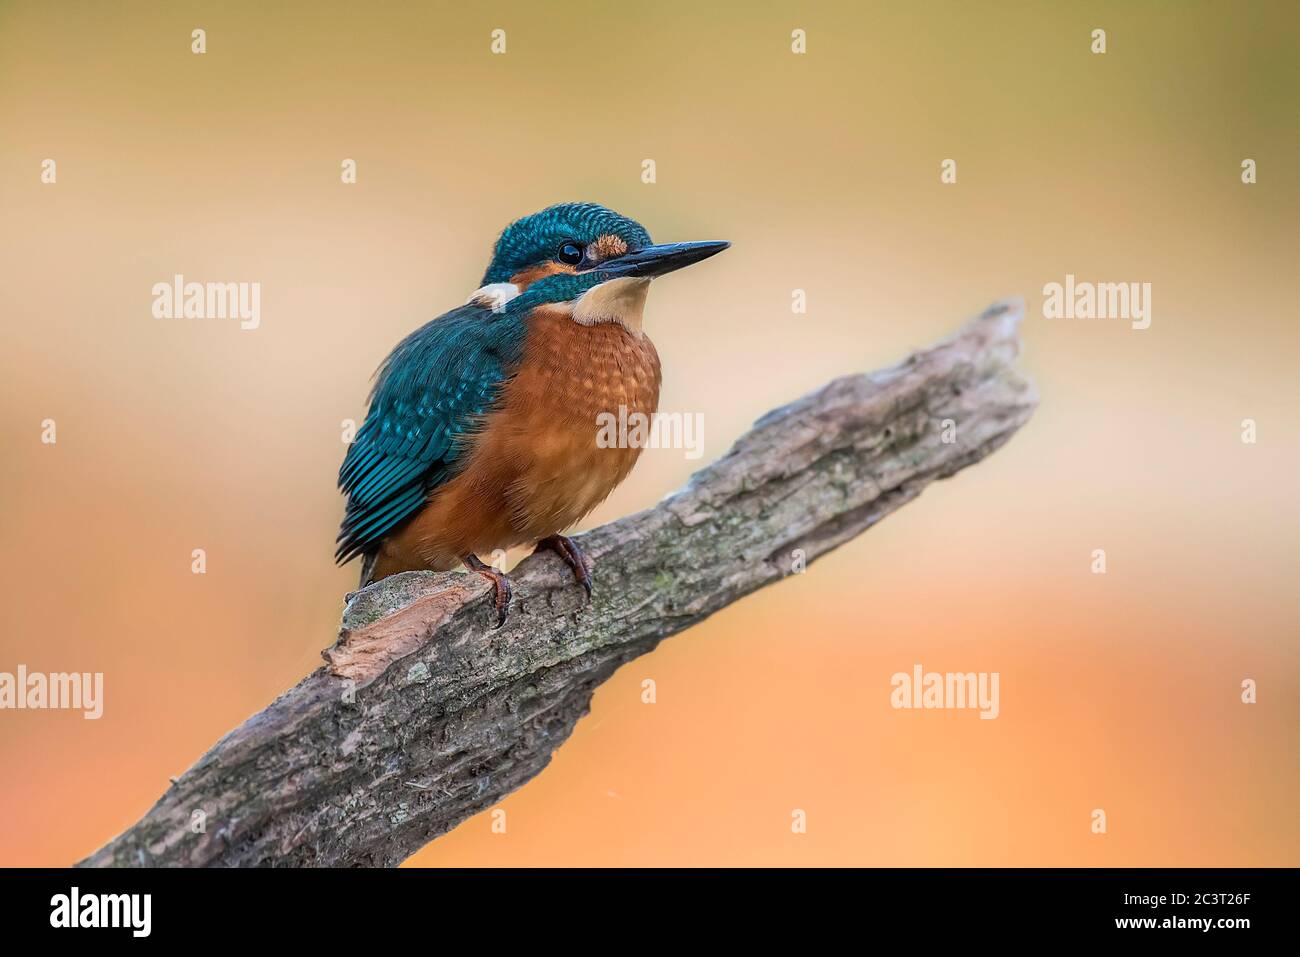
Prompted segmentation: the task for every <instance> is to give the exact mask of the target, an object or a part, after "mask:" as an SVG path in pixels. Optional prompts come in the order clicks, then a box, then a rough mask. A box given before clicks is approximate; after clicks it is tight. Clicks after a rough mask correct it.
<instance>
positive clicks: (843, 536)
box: [81, 303, 1037, 866]
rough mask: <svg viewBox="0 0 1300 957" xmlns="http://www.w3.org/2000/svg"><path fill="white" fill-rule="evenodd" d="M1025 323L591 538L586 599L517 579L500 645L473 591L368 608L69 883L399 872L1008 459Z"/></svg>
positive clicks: (765, 442) (769, 431)
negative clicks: (861, 544)
mask: <svg viewBox="0 0 1300 957" xmlns="http://www.w3.org/2000/svg"><path fill="white" fill-rule="evenodd" d="M1019 321H1020V305H1019V304H1018V303H1003V304H999V305H997V306H994V307H992V308H990V309H989V310H987V311H986V312H985V313H984V314H983V315H981V316H979V317H978V318H976V319H974V320H973V321H971V322H970V323H969V324H968V325H967V326H965V328H963V329H962V330H961V331H960V332H959V333H958V334H957V335H956V336H954V337H953V338H951V339H949V340H947V341H945V342H942V343H940V344H939V345H937V346H935V347H933V348H930V349H927V350H925V351H923V352H918V353H915V354H913V355H911V356H910V357H908V358H907V360H906V361H904V362H903V363H901V364H900V365H898V366H895V367H894V368H891V369H887V370H884V371H880V372H874V373H869V374H861V375H850V376H846V377H844V378H840V379H836V380H835V381H833V382H831V383H829V384H828V385H826V386H824V387H823V388H821V389H819V390H818V391H817V392H815V393H813V394H811V395H808V396H806V397H804V398H802V399H799V400H797V401H795V402H792V403H791V404H789V405H786V406H783V407H781V408H779V409H775V410H774V411H772V412H769V413H768V414H767V415H765V416H763V418H761V419H760V420H759V421H758V422H757V423H756V424H755V425H754V427H753V428H752V429H751V430H750V431H749V432H747V433H746V434H745V435H743V436H742V437H741V438H740V439H739V440H738V441H737V442H736V444H735V445H734V446H733V447H732V449H731V450H730V451H729V452H728V453H727V454H726V455H724V456H723V457H722V458H721V459H719V460H718V461H717V462H714V463H713V464H712V465H709V466H707V467H706V468H704V469H702V470H701V471H699V472H697V473H696V474H695V475H694V476H693V477H692V478H691V480H690V482H689V483H688V484H687V486H686V487H685V488H684V489H682V490H681V491H679V492H677V493H676V494H674V495H672V496H671V497H669V498H668V499H666V500H664V501H663V502H661V503H660V504H659V505H657V506H655V507H654V508H652V509H649V510H647V511H644V512H640V513H638V514H636V515H630V516H628V517H626V518H623V519H620V520H619V521H616V522H612V523H610V524H608V525H604V526H602V527H600V528H597V529H595V530H594V531H591V532H588V533H587V534H585V535H582V536H581V537H580V541H581V543H582V545H583V547H585V548H586V550H587V552H588V554H589V555H590V556H591V558H592V560H593V563H594V566H595V581H596V589H595V594H594V596H593V598H592V599H591V601H590V602H586V601H585V600H584V598H583V593H582V590H581V589H580V588H578V587H576V586H575V585H574V583H573V580H572V578H571V576H570V573H569V570H568V569H567V568H566V567H565V566H563V565H562V564H561V562H560V560H559V558H558V557H557V556H555V555H552V554H544V555H537V556H533V557H530V558H528V559H526V560H525V561H523V562H522V563H520V565H519V566H518V567H517V568H516V569H515V570H514V571H513V573H512V575H511V578H512V580H513V582H514V585H515V600H514V604H513V606H512V610H511V616H510V620H509V622H508V623H507V624H506V626H505V627H504V628H501V629H500V630H494V629H493V628H492V627H491V624H490V618H491V611H490V596H489V594H488V586H487V584H486V583H485V582H483V581H482V580H481V579H480V578H479V577H478V576H477V575H471V574H465V573H462V572H447V573H433V572H408V573H405V574H402V575H396V576H393V577H391V578H388V579H386V580H384V581H382V582H379V583H377V584H375V585H371V586H370V587H368V588H366V589H364V590H363V591H361V592H359V593H357V595H356V596H355V597H354V598H353V599H352V601H351V602H350V603H349V605H348V607H347V609H346V611H345V613H344V615H343V623H342V629H341V632H340V634H339V637H338V640H337V641H336V642H335V644H334V646H333V647H332V648H330V649H328V650H327V651H325V652H324V653H323V654H324V657H325V659H326V661H327V662H328V664H327V665H326V666H325V667H323V668H321V669H319V670H317V671H316V672H314V673H313V674H311V675H309V676H307V677H306V678H304V679H303V681H302V682H301V683H299V684H298V685H297V686H296V687H295V688H293V689H292V690H290V691H288V692H287V693H285V694H284V695H282V696H281V697H280V698H279V699H277V700H276V701H274V702H273V703H272V704H271V705H269V706H268V707H267V708H266V709H265V710H263V711H261V712H259V713H258V714H256V715H254V716H253V717H251V718H249V719H248V721H246V722H245V723H244V724H243V725H241V726H240V727H238V728H236V729H235V730H234V731H232V732H230V733H229V734H227V735H226V736H225V737H224V738H222V739H221V740H220V741H218V742H217V743H216V745H214V746H213V748H212V749H211V750H210V751H208V753H207V754H205V755H204V756H203V757H202V758H201V759H200V760H199V761H198V763H197V764H195V765H194V766H193V767H192V768H190V769H189V770H188V771H186V772H185V774H183V775H182V776H181V777H180V778H179V779H177V780H176V781H175V783H174V785H173V786H172V787H171V788H170V789H169V790H168V791H167V793H166V794H164V795H163V796H162V798H161V799H160V800H159V801H158V802H157V803H156V804H155V805H154V807H153V808H152V809H151V810H150V811H149V812H148V813H147V814H146V815H145V816H144V817H143V818H142V819H141V820H140V821H139V822H138V823H137V824H135V825H134V826H132V827H131V828H129V829H128V830H127V831H126V832H125V833H123V834H122V835H120V836H119V837H117V838H116V839H114V840H113V841H112V842H111V843H109V844H108V845H106V846H105V847H103V848H101V849H100V850H99V851H97V852H95V853H94V854H92V855H91V856H90V857H88V858H86V859H85V860H84V861H82V862H81V863H82V864H83V865H88V866H131V865H170V866H206V865H215V866H250V865H287V866H311V865H395V864H397V863H400V862H401V861H402V860H403V859H404V858H406V857H408V856H409V855H411V854H412V853H414V852H415V851H416V850H418V849H419V848H421V847H423V846H424V845H425V844H427V843H428V842H429V841H431V840H433V839H434V838H436V837H437V836H439V835H440V834H443V833H445V832H446V831H448V830H450V829H451V828H452V827H455V826H456V825H457V824H458V823H460V822H461V821H463V820H465V819H466V818H467V817H469V816H471V815H473V814H475V813H477V812H479V811H481V810H483V809H484V808H487V807H489V806H491V805H493V804H495V803H497V802H499V801H500V800H501V799H502V797H504V796H505V795H506V794H509V793H510V792H511V791H513V790H514V789H515V788H517V787H519V786H520V785H522V784H523V783H524V782H526V781H528V780H529V779H530V778H532V777H533V776H534V775H536V774H538V773H539V772H540V771H541V770H542V768H544V767H545V766H546V764H547V762H548V761H549V760H550V757H551V753H552V752H553V751H554V750H555V749H556V748H557V747H559V746H560V745H561V744H562V743H563V742H564V740H565V739H566V738H567V737H568V736H569V734H570V732H571V731H572V730H573V727H574V725H575V723H576V722H577V721H578V719H579V718H580V717H582V716H583V715H584V714H586V713H587V711H588V709H589V707H590V702H591V696H592V692H593V691H594V690H595V688H596V686H597V685H599V684H600V683H601V682H602V681H604V680H605V679H606V678H608V677H609V676H610V675H611V674H613V673H614V671H615V670H616V669H617V668H618V667H619V666H620V665H621V664H623V663H624V662H626V661H630V660H631V659H633V658H636V657H637V656H639V655H643V654H645V653H646V652H648V651H650V650H652V649H653V648H654V647H655V646H656V645H657V644H658V643H659V642H660V641H661V640H662V639H663V638H665V637H667V636H669V635H672V634H676V633H677V632H679V631H683V630H684V629H686V628H689V627H690V626H691V625H693V624H695V623H696V622H697V621H700V620H701V619H703V618H705V617H707V616H708V615H710V614H712V613H713V612H715V611H717V610H718V609H720V608H723V607H724V606H726V605H728V604H730V603H731V602H733V601H736V600H737V599H738V598H740V597H742V596H744V595H746V594H748V593H749V592H752V591H754V590H755V589H757V588H761V587H763V586H764V585H768V584H771V583H772V582H775V581H778V580H780V579H782V578H784V577H786V576H787V575H790V574H792V573H794V572H796V571H798V570H799V569H800V568H801V567H802V566H804V565H806V563H808V562H812V561H813V560H815V559H816V558H817V557H819V556H820V555H823V554H825V553H826V552H828V551H830V550H831V549H833V548H835V547H836V546H837V545H839V544H841V543H843V542H845V541H847V540H848V539H850V538H852V537H854V536H855V535H858V534H859V533H861V532H863V531H865V530H866V529H868V528H870V527H871V526H872V525H874V524H875V523H876V522H877V521H879V520H880V519H881V518H883V517H884V516H885V515H887V514H889V513H890V512H892V511H894V510H895V509H897V508H899V507H900V506H901V505H903V504H905V503H907V502H910V501H911V500H912V499H913V498H915V497H916V496H917V495H919V494H920V492H921V490H922V489H923V488H925V486H926V485H928V484H929V483H930V482H932V481H934V480H935V479H941V478H946V477H948V476H951V475H953V474H954V473H956V472H957V471H959V470H960V469H962V468H964V467H966V466H967V465H971V464H973V463H974V462H977V461H979V460H980V459H982V458H984V457H985V456H986V455H988V454H989V453H990V452H992V451H993V450H995V449H997V448H998V447H999V446H1001V445H1002V443H1003V442H1005V441H1006V440H1007V439H1008V438H1010V437H1011V435H1012V433H1014V432H1015V431H1016V429H1018V428H1019V427H1020V426H1021V425H1023V424H1024V422H1025V421H1026V420H1027V419H1028V418H1029V416H1030V414H1031V412H1032V411H1033V408H1034V405H1035V403H1036V401H1037V396H1036V394H1035V391H1034V388H1033V386H1032V384H1031V383H1030V382H1029V381H1028V379H1026V378H1025V377H1024V376H1023V375H1022V374H1020V373H1019V372H1018V371H1017V370H1016V369H1015V367H1014V362H1015V358H1016V355H1017V353H1018V351H1019V338H1018V326H1019ZM946 420H950V421H946ZM972 507H978V503H972ZM196 812H200V813H199V814H196ZM200 820H201V821H202V823H203V827H202V829H201V830H200V829H199V828H198V827H197V825H196V822H197V821H200Z"/></svg>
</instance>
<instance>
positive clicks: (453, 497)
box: [381, 309, 661, 574]
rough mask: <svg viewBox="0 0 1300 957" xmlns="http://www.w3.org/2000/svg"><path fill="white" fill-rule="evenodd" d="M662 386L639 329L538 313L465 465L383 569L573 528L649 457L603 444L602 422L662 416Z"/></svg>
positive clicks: (389, 546) (441, 563) (400, 538)
mask: <svg viewBox="0 0 1300 957" xmlns="http://www.w3.org/2000/svg"><path fill="white" fill-rule="evenodd" d="M660 380H661V377H660V369H659V356H658V354H657V353H656V352H655V348H654V345H653V344H652V343H651V342H650V340H649V339H648V338H647V337H646V336H645V335H644V334H643V333H641V332H640V331H633V330H630V329H628V328H626V327H624V326H623V325H621V324H619V323H616V322H602V323H599V324H596V325H591V326H585V325H580V324H579V323H577V322H574V321H573V319H571V318H570V317H569V315H568V313H567V312H566V311H563V310H561V309H538V310H535V311H534V312H533V314H532V316H531V317H530V318H529V329H528V338H527V340H526V342H525V345H524V353H523V359H522V361H521V363H520V368H519V371H518V373H517V374H516V376H515V378H514V379H512V380H511V381H510V383H509V384H508V385H507V386H506V388H505V390H504V391H503V394H502V398H501V404H500V405H499V406H498V408H497V410H496V411H495V412H493V413H492V414H491V415H489V416H487V418H486V419H485V420H484V423H483V427H482V429H481V431H480V432H479V433H478V437H477V439H476V441H475V443H474V447H473V449H472V451H471V452H470V453H469V459H468V460H467V462H466V464H465V468H464V470H463V471H462V472H461V473H460V474H459V475H458V476H457V477H456V478H454V479H452V480H451V481H450V482H448V483H447V484H446V485H445V486H443V487H442V488H440V489H438V490H437V491H436V492H435V493H434V494H433V496H432V498H431V500H430V502H429V505H428V506H427V507H426V508H425V509H424V510H423V511H422V512H421V513H420V514H419V515H417V516H416V517H415V519H413V520H412V521H411V522H410V523H409V524H408V525H407V526H405V527H404V528H403V529H402V530H401V531H400V532H399V533H398V534H397V535H396V536H394V537H393V538H392V539H390V540H389V541H388V542H386V543H385V546H384V549H383V552H384V554H383V555H381V564H382V565H383V566H384V568H385V573H386V574H387V573H390V571H389V570H390V569H398V568H400V567H426V568H448V567H452V566H453V565H454V564H455V561H456V560H457V559H458V558H459V557H460V556H463V555H466V554H469V553H474V554H478V555H487V554H489V553H490V552H491V551H492V550H493V549H496V548H508V547H510V546H513V545H521V544H528V543H532V542H534V541H537V540H538V539H540V538H544V537H545V536H547V535H553V534H556V533H557V532H562V531H564V530H565V529H567V528H569V527H570V526H572V525H573V524H575V523H576V522H577V521H578V520H579V519H581V518H582V517H583V516H584V515H586V514H587V513H588V512H590V511H591V510H592V509H593V508H595V507H596V506H597V505H599V504H600V503H601V502H602V501H604V499H605V498H606V497H607V496H608V495H609V493H610V492H611V491H613V489H614V487H615V486H617V485H618V483H619V482H621V481H622V480H623V479H624V478H625V477H626V476H627V474H628V472H630V471H631V469H632V466H633V465H634V464H635V463H636V460H637V457H638V456H639V455H640V453H641V450H640V449H639V448H617V447H615V448H602V447H601V442H600V441H598V437H599V436H600V434H601V427H602V422H603V420H602V418H601V416H602V415H611V416H613V417H614V419H615V421H618V420H619V417H620V407H622V415H623V416H624V420H626V417H628V416H632V415H633V414H635V413H640V414H642V415H646V416H651V415H653V414H654V412H655V410H656V409H657V408H658V406H659V386H660ZM606 435H607V436H608V430H607V431H606Z"/></svg>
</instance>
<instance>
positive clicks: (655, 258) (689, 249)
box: [595, 240, 731, 279]
mask: <svg viewBox="0 0 1300 957" xmlns="http://www.w3.org/2000/svg"><path fill="white" fill-rule="evenodd" d="M730 245H731V243H729V242H725V241H723V240H709V241H707V242H701V243H664V244H663V245H660V246H645V247H644V248H642V249H636V250H633V251H632V252H629V253H624V254H623V255H622V256H617V257H615V258H613V259H607V260H605V261H604V262H602V263H597V264H596V267H595V271H596V272H602V273H608V274H609V275H610V276H611V277H623V276H626V277H638V278H642V279H650V278H651V277H653V276H662V275H663V274H664V273H668V272H672V271H673V270H675V269H681V268H682V267H683V266H689V265H691V264H692V263H697V262H699V261H700V260H701V259H708V258H709V257H710V256H716V255H717V254H718V253H720V252H722V251H723V250H724V249H726V248H727V247H728V246H730Z"/></svg>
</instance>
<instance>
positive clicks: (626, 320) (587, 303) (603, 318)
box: [573, 276, 650, 332]
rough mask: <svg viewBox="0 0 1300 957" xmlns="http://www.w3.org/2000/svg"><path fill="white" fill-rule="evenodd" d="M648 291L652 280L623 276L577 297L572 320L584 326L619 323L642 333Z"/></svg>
mask: <svg viewBox="0 0 1300 957" xmlns="http://www.w3.org/2000/svg"><path fill="white" fill-rule="evenodd" d="M649 291H650V280H649V279H639V278H631V277H627V276H624V277H621V278H619V279H610V280H607V281H605V282H602V283H601V284H600V285H599V286H592V287H591V288H590V289H588V290H587V291H586V292H584V293H583V294H582V295H581V296H579V297H578V300H577V302H575V303H574V304H573V319H574V321H575V322H579V323H581V324H582V325H584V326H594V325H595V324H596V323H598V322H617V323H619V324H621V325H623V326H626V327H627V328H628V329H631V330H633V331H636V332H640V331H641V321H642V319H643V318H644V315H645V296H646V293H647V292H649Z"/></svg>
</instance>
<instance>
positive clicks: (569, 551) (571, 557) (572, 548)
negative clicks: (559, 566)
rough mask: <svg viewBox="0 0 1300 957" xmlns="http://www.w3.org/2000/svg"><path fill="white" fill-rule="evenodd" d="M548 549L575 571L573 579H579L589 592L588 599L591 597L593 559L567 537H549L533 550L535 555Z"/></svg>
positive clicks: (580, 583)
mask: <svg viewBox="0 0 1300 957" xmlns="http://www.w3.org/2000/svg"><path fill="white" fill-rule="evenodd" d="M543 549H546V550H547V551H552V552H555V554H557V555H559V556H560V557H561V558H563V559H564V564H566V565H568V566H569V567H570V568H572V569H573V577H574V578H575V579H577V581H578V584H579V585H581V586H582V587H583V588H584V589H585V590H586V592H587V597H588V598H590V597H591V559H590V558H588V557H587V553H586V552H584V551H583V550H582V549H581V548H579V547H578V543H577V542H575V541H574V540H573V539H571V538H569V537H567V536H565V535H548V536H546V538H543V539H542V540H541V541H540V542H538V543H537V547H536V548H535V549H533V554H534V555H536V554H537V553H538V552H540V551H542V550H543Z"/></svg>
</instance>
